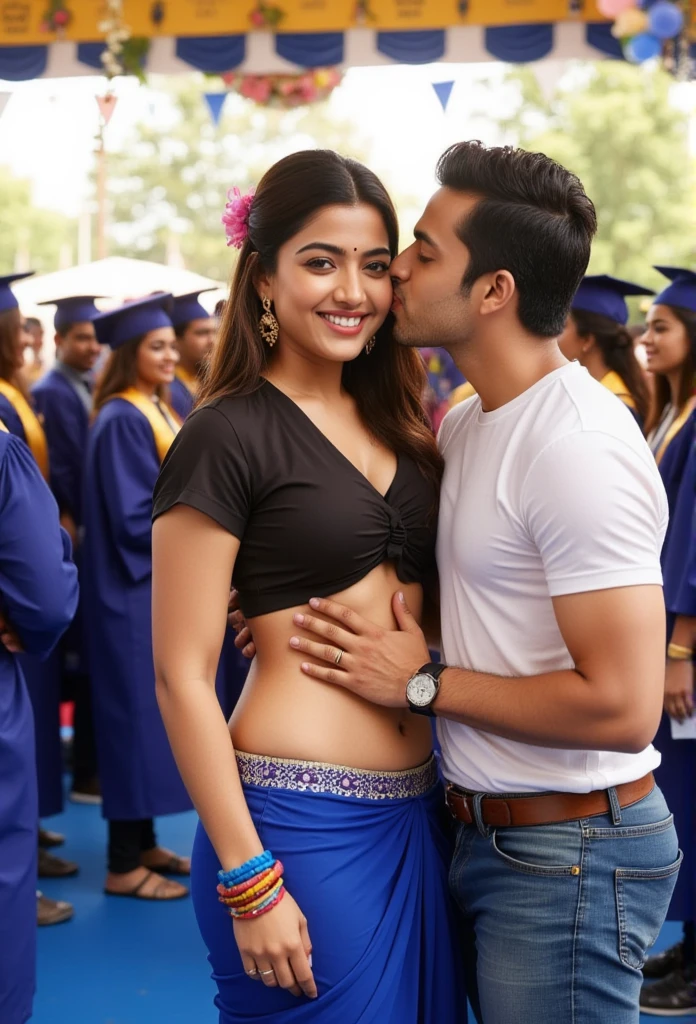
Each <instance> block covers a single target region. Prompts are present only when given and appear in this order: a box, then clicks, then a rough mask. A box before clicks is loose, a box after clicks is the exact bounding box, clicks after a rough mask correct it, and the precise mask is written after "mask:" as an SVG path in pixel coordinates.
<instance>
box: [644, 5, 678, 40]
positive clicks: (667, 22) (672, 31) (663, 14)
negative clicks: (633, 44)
mask: <svg viewBox="0 0 696 1024" xmlns="http://www.w3.org/2000/svg"><path fill="white" fill-rule="evenodd" d="M648 17H649V18H650V32H651V33H652V35H654V36H657V38H658V39H673V38H674V36H678V35H679V33H680V32H681V30H682V28H683V27H684V15H683V14H682V12H681V11H680V9H679V8H678V7H677V5H676V4H673V3H671V0H657V3H654V4H653V5H652V7H651V8H650V10H649V11H648Z"/></svg>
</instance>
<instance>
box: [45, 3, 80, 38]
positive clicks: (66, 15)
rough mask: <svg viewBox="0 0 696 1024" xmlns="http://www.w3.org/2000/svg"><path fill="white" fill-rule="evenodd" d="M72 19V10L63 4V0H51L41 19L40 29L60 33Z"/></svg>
mask: <svg viewBox="0 0 696 1024" xmlns="http://www.w3.org/2000/svg"><path fill="white" fill-rule="evenodd" d="M72 19H73V16H72V11H71V10H70V9H69V8H68V7H66V6H65V4H64V3H63V0H51V2H50V3H49V5H48V8H47V9H46V10H45V11H44V14H43V17H42V19H41V31H42V32H56V33H57V34H58V35H62V34H63V33H64V32H65V30H66V28H67V27H68V25H69V24H70V22H71V21H72Z"/></svg>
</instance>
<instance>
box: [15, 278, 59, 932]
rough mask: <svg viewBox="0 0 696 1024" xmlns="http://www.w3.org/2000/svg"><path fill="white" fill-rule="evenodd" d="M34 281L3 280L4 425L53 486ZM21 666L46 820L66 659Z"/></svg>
mask: <svg viewBox="0 0 696 1024" xmlns="http://www.w3.org/2000/svg"><path fill="white" fill-rule="evenodd" d="M29 276H31V275H30V274H11V275H9V276H5V277H3V278H0V420H2V422H3V423H4V424H5V425H6V427H7V429H8V430H9V432H10V433H11V434H14V435H15V436H16V437H19V438H21V440H22V441H24V442H26V444H27V445H28V446H29V449H30V451H31V453H32V455H33V456H34V459H35V461H36V464H37V466H38V468H39V471H40V473H41V475H42V476H43V478H44V480H46V481H48V480H49V458H48V445H47V442H46V435H45V433H44V430H43V427H42V425H41V422H40V421H39V418H38V416H37V415H36V413H35V412H34V408H33V405H32V402H31V398H30V397H29V395H28V393H27V391H26V388H25V386H24V383H23V380H22V376H21V371H22V367H23V366H24V352H25V348H26V345H25V343H24V341H23V338H22V318H21V316H20V312H19V308H18V302H17V299H16V297H15V296H14V295H13V293H12V289H11V285H12V283H13V282H14V281H17V280H21V279H23V278H25V277H29ZM20 662H21V664H22V670H23V672H24V676H25V680H26V684H27V687H28V690H29V694H30V696H31V702H32V705H33V708H34V727H35V733H36V771H37V776H38V787H39V814H40V816H41V817H42V818H44V817H51V816H52V815H54V814H60V812H61V811H62V810H63V753H62V748H61V742H60V698H61V659H60V654H59V652H58V651H57V650H54V651H53V652H52V654H51V656H50V657H49V658H47V659H39V658H36V657H33V656H31V654H27V655H22V656H21V658H20ZM77 870H78V868H77V864H74V863H73V862H72V861H68V860H63V858H61V857H54V856H53V855H52V854H49V853H47V852H46V851H45V850H43V849H42V850H41V851H40V853H39V876H40V877H43V878H46V877H66V876H68V875H74V874H75V873H76V872H77ZM70 913H71V912H70ZM69 916H70V915H69Z"/></svg>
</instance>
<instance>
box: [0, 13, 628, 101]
mask: <svg viewBox="0 0 696 1024" xmlns="http://www.w3.org/2000/svg"><path fill="white" fill-rule="evenodd" d="M102 3H103V0H62V2H61V3H58V7H59V8H60V9H61V10H63V11H65V12H67V14H66V17H67V18H68V21H67V24H66V25H65V26H64V27H62V28H59V29H58V31H57V32H54V31H51V26H47V24H46V22H45V16H46V8H47V0H22V2H21V3H20V2H7V3H2V4H0V78H3V79H7V80H12V81H19V80H23V79H30V78H39V77H56V76H65V75H86V74H87V75H88V74H95V73H99V72H100V71H101V70H102V63H101V54H102V51H103V49H104V41H103V39H104V31H103V23H102V21H101V18H100V10H101V9H102ZM121 5H122V17H123V22H124V24H126V25H128V27H129V28H130V30H131V32H132V34H133V36H134V37H139V38H144V39H147V40H149V52H148V53H147V57H146V60H145V65H144V66H145V70H146V71H148V72H161V73H168V74H171V73H180V72H187V71H191V70H198V71H203V72H207V73H212V74H215V73H222V72H226V71H232V70H235V71H240V72H246V73H258V74H268V73H274V72H286V73H287V72H293V71H297V70H298V69H301V68H307V67H324V66H333V65H336V66H340V67H352V66H361V65H375V64H389V63H403V64H425V63H432V62H434V61H456V62H474V61H490V60H500V61H507V62H512V63H524V62H528V61H536V60H541V59H543V58H546V57H553V58H568V57H581V58H597V57H602V56H609V57H621V55H622V54H621V46H620V43H619V41H618V40H616V39H614V38H613V36H612V35H611V24H610V23H609V22H608V21H607V20H606V19H604V18H602V16H601V15H600V14H599V11H598V8H597V0H311V2H308V0H263V2H260V0H166V2H164V0H158V2H154V3H150V2H147V0H121ZM54 7H55V2H54ZM42 22H43V26H42ZM269 29H272V31H270V30H269Z"/></svg>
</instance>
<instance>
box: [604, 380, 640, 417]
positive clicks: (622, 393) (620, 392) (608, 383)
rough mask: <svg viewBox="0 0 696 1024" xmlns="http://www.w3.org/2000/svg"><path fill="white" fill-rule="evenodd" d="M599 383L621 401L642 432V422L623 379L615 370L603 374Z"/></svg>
mask: <svg viewBox="0 0 696 1024" xmlns="http://www.w3.org/2000/svg"><path fill="white" fill-rule="evenodd" d="M599 383H600V384H602V385H603V386H604V387H605V388H607V390H608V391H611V393H612V395H616V397H617V398H620V399H621V401H622V402H623V404H624V405H625V406H626V408H627V409H630V410H631V413H632V414H633V418H634V419H635V421H636V423H637V424H638V426H639V427H640V428H641V430H642V429H643V420H642V418H641V415H640V413H639V412H638V410H637V408H636V402H635V399H634V397H633V395H632V394H631V392H630V391H629V390H628V388H627V387H626V384H625V383H624V380H623V378H622V377H620V376H619V374H618V373H616V371H615V370H610V371H609V373H605V375H604V376H603V377H602V379H601V381H600V382H599Z"/></svg>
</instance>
